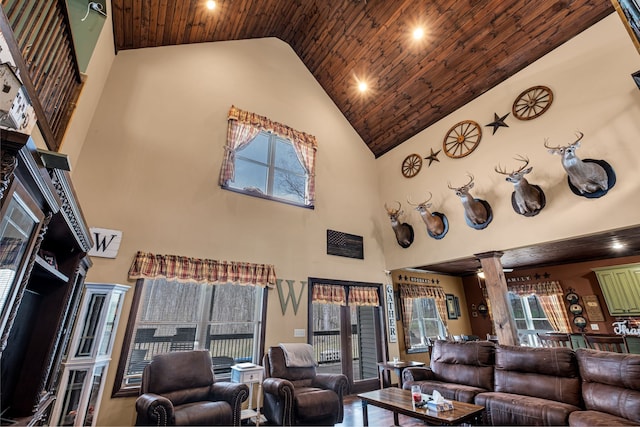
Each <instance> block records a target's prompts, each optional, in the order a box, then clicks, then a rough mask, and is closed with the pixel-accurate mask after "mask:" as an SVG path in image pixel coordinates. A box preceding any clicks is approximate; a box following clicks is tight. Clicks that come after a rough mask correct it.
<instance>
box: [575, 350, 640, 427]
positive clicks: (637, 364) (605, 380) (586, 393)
mask: <svg viewBox="0 0 640 427" xmlns="http://www.w3.org/2000/svg"><path fill="white" fill-rule="evenodd" d="M576 356H577V357H578V365H579V366H580V376H581V377H582V399H583V401H584V408H585V410H582V411H576V412H572V413H571V415H569V425H571V426H576V427H583V426H584V427H586V426H615V425H627V426H630V425H640V356H638V355H629V354H618V353H609V352H602V351H595V350H587V349H577V350H576Z"/></svg>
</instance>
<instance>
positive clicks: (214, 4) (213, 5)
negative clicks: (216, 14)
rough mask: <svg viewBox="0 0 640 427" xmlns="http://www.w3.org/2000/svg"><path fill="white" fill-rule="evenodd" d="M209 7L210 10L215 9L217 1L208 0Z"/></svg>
mask: <svg viewBox="0 0 640 427" xmlns="http://www.w3.org/2000/svg"><path fill="white" fill-rule="evenodd" d="M207 8H208V9H209V10H213V9H215V8H216V2H215V1H213V0H209V1H208V2H207Z"/></svg>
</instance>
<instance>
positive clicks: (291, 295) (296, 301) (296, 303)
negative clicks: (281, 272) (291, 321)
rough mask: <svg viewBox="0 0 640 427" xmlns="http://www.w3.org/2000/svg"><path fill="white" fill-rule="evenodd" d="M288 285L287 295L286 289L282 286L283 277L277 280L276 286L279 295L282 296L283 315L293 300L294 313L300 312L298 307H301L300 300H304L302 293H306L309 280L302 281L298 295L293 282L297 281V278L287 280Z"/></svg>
mask: <svg viewBox="0 0 640 427" xmlns="http://www.w3.org/2000/svg"><path fill="white" fill-rule="evenodd" d="M285 281H286V282H287V285H288V289H287V295H286V297H285V290H284V289H283V286H282V279H277V280H276V288H277V289H278V297H280V308H281V309H282V315H283V316H284V314H285V313H286V312H287V307H288V306H289V301H291V305H292V306H293V313H294V314H298V307H300V301H301V300H302V294H303V293H304V287H305V285H306V284H307V282H304V281H300V284H301V285H302V286H300V291H299V292H298V295H297V296H296V291H295V288H294V286H293V284H294V283H295V282H296V281H295V280H285Z"/></svg>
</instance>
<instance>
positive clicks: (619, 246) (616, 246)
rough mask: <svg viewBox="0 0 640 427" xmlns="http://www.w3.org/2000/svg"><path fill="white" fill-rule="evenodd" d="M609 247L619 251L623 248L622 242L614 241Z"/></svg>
mask: <svg viewBox="0 0 640 427" xmlns="http://www.w3.org/2000/svg"><path fill="white" fill-rule="evenodd" d="M611 248H612V249H615V250H617V251H619V250H620V249H624V244H622V243H620V242H615V243H614V244H613V245H611Z"/></svg>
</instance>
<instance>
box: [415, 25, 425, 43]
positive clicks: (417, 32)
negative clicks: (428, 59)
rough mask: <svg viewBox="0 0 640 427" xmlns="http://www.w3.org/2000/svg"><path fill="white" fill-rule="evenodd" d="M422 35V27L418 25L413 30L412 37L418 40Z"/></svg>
mask: <svg viewBox="0 0 640 427" xmlns="http://www.w3.org/2000/svg"><path fill="white" fill-rule="evenodd" d="M423 37H424V29H423V28H422V27H418V28H416V29H415V30H413V38H414V39H416V40H420V39H421V38H423Z"/></svg>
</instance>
